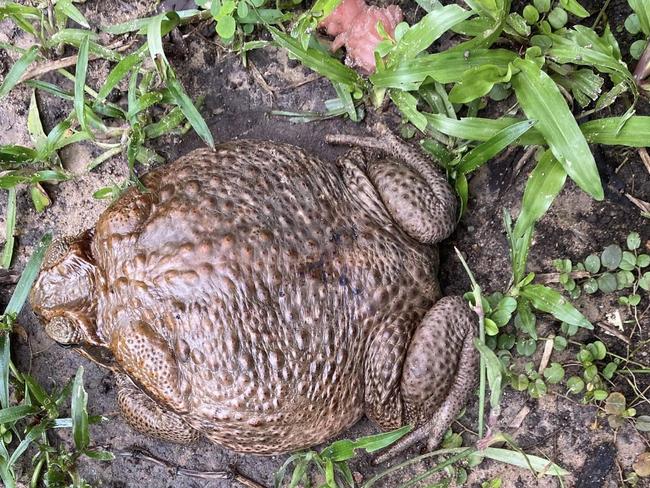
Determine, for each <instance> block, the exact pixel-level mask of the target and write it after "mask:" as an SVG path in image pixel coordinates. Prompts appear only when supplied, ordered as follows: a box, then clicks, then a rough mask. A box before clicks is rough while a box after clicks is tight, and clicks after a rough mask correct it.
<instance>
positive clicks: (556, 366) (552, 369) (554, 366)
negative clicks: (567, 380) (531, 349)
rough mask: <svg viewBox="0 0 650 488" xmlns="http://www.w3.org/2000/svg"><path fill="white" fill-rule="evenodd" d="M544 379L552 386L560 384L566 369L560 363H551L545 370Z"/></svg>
mask: <svg viewBox="0 0 650 488" xmlns="http://www.w3.org/2000/svg"><path fill="white" fill-rule="evenodd" d="M544 378H546V381H548V382H549V383H550V384H552V385H554V384H556V383H559V382H560V381H562V379H563V378H564V368H563V367H562V365H561V364H560V363H551V365H550V366H549V367H548V368H546V369H544Z"/></svg>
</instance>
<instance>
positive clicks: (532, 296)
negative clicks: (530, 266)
mask: <svg viewBox="0 0 650 488" xmlns="http://www.w3.org/2000/svg"><path fill="white" fill-rule="evenodd" d="M519 292H520V294H521V296H523V297H525V298H527V299H528V300H530V303H531V304H532V305H533V307H535V308H536V309H537V310H541V311H542V312H546V313H550V314H551V315H553V317H555V318H556V319H558V320H559V321H561V322H566V323H567V324H571V325H577V326H578V327H584V328H585V329H590V330H591V329H593V328H594V326H593V325H591V322H589V321H588V320H587V319H586V318H585V316H584V315H582V314H581V313H580V312H579V311H578V310H577V309H576V308H575V307H574V306H573V305H571V302H569V301H568V300H567V299H566V298H564V297H563V296H562V295H561V294H560V293H559V292H557V291H555V290H553V289H552V288H549V287H548V286H544V285H536V284H530V285H526V286H524V287H523V288H522V289H521V290H520V291H519Z"/></svg>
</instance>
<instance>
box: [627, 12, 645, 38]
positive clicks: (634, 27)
mask: <svg viewBox="0 0 650 488" xmlns="http://www.w3.org/2000/svg"><path fill="white" fill-rule="evenodd" d="M625 30H627V31H628V32H629V33H630V34H632V35H634V36H635V35H637V34H638V33H639V32H641V22H639V16H638V15H637V14H630V15H629V16H628V17H627V19H625Z"/></svg>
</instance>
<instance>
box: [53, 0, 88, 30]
mask: <svg viewBox="0 0 650 488" xmlns="http://www.w3.org/2000/svg"><path fill="white" fill-rule="evenodd" d="M54 8H55V9H59V10H61V12H63V14H65V16H66V17H69V18H70V19H72V20H74V21H75V22H76V23H77V24H79V25H82V26H84V27H85V28H86V29H90V25H88V21H87V20H86V18H85V17H84V16H83V14H82V13H81V12H80V11H79V9H78V8H77V7H75V6H74V4H73V3H72V0H59V1H58V2H56V5H55V7H54Z"/></svg>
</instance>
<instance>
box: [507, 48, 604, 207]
mask: <svg viewBox="0 0 650 488" xmlns="http://www.w3.org/2000/svg"><path fill="white" fill-rule="evenodd" d="M514 67H515V68H518V69H519V70H520V72H519V73H518V74H517V75H515V76H514V77H513V78H512V86H513V87H514V89H515V93H516V95H517V100H518V101H519V104H520V105H521V108H522V109H523V110H524V113H525V114H526V116H527V117H528V118H529V119H534V120H537V126H536V129H537V130H538V131H539V132H541V133H542V135H543V136H544V139H546V142H547V143H548V145H549V147H550V148H551V151H552V152H553V154H554V155H555V157H556V158H557V159H558V161H560V163H561V164H562V166H563V167H564V170H565V171H566V172H567V174H568V175H569V176H570V177H571V179H573V180H574V181H575V182H576V184H577V185H578V186H579V187H580V188H582V189H583V190H584V191H585V192H587V193H588V194H589V195H591V196H592V197H593V198H595V199H596V200H602V199H603V198H604V192H603V187H602V184H601V182H600V175H599V174H598V168H597V167H596V161H595V160H594V156H593V155H592V154H591V150H590V149H589V145H588V144H587V141H586V140H585V137H584V135H583V134H582V132H581V131H580V128H579V127H578V123H577V122H576V120H575V118H574V116H573V114H572V113H571V111H570V110H569V107H568V106H567V103H566V100H565V99H564V97H563V96H562V93H561V92H560V90H559V89H558V87H557V85H556V84H555V82H554V81H553V80H552V79H551V77H549V76H548V75H547V74H546V73H544V72H543V71H542V70H541V69H540V68H539V66H537V65H536V64H535V63H534V62H533V61H529V60H526V59H517V60H516V61H515V62H514Z"/></svg>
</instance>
